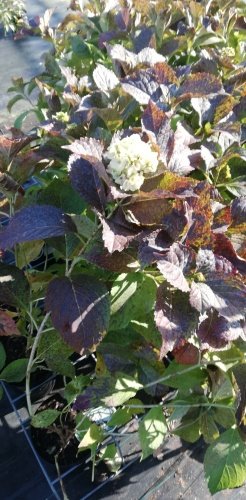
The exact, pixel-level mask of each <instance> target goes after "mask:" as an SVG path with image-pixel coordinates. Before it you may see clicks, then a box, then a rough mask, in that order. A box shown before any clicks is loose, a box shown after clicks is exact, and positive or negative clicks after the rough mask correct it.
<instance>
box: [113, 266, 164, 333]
mask: <svg viewBox="0 0 246 500" xmlns="http://www.w3.org/2000/svg"><path fill="white" fill-rule="evenodd" d="M155 297H156V284H155V282H154V280H153V279H152V278H150V277H149V276H146V275H145V276H144V275H143V274H140V273H133V274H132V273H130V274H128V275H126V274H121V275H120V276H119V277H118V278H117V279H116V280H115V282H114V284H113V287H112V289H111V314H112V317H111V321H110V329H111V330H117V329H122V328H126V327H127V325H128V324H129V323H130V321H131V320H132V319H133V318H134V320H141V319H142V318H143V316H145V315H146V314H148V312H150V311H151V310H152V309H153V306H154V303H155Z"/></svg>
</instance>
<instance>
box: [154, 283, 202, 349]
mask: <svg viewBox="0 0 246 500" xmlns="http://www.w3.org/2000/svg"><path fill="white" fill-rule="evenodd" d="M155 323H156V326H157V328H158V330H159V332H160V333H161V335H162V338H163V344H162V348H161V357H163V356H164V355H165V354H166V353H167V352H168V351H171V350H172V349H173V348H174V347H175V346H177V345H178V344H179V342H180V340H182V339H185V337H187V336H189V335H191V334H192V333H193V332H194V331H195V329H196V326H197V323H198V314H197V313H196V312H195V311H194V309H192V308H191V307H190V304H189V302H188V299H187V295H185V294H183V293H182V292H180V291H179V290H175V291H173V292H171V291H170V290H168V289H167V288H166V286H165V285H161V286H160V287H159V288H158V291H157V301H156V310H155Z"/></svg>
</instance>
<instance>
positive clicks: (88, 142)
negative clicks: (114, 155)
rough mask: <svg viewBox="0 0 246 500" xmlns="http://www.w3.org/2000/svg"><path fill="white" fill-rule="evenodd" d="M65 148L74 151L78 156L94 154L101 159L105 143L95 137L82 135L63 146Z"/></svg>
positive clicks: (94, 156)
mask: <svg viewBox="0 0 246 500" xmlns="http://www.w3.org/2000/svg"><path fill="white" fill-rule="evenodd" d="M63 148H64V149H68V150H69V151H72V153H74V154H76V155H78V156H80V155H81V156H93V158H96V159H97V160H99V161H101V160H102V154H103V149H104V145H103V143H102V142H101V141H98V140H97V139H94V138H93V137H81V138H80V139H78V140H75V141H73V142H72V144H69V145H68V146H63Z"/></svg>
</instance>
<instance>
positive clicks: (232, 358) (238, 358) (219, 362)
mask: <svg viewBox="0 0 246 500" xmlns="http://www.w3.org/2000/svg"><path fill="white" fill-rule="evenodd" d="M207 357H208V359H209V361H211V364H214V365H216V366H217V367H218V368H220V369H221V370H222V371H223V372H227V370H229V369H230V368H232V367H233V366H234V365H237V364H238V363H241V362H242V361H243V353H242V351H241V350H240V349H238V348H237V347H235V346H234V345H233V346H232V347H231V348H230V349H227V350H225V351H216V352H211V353H208V354H207Z"/></svg>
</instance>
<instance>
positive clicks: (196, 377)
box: [163, 361, 207, 392]
mask: <svg viewBox="0 0 246 500" xmlns="http://www.w3.org/2000/svg"><path fill="white" fill-rule="evenodd" d="M190 368H191V369H190V370H189V371H188V370H187V365H182V364H179V363H176V362H175V361H172V362H171V363H170V365H169V366H168V367H167V368H166V369H165V372H164V376H163V378H165V379H166V380H164V381H163V384H165V385H167V386H170V387H173V388H174V389H179V390H180V391H181V392H186V391H187V390H189V389H190V388H193V387H196V386H201V385H202V384H203V383H204V382H205V380H206V377H207V376H206V372H205V371H204V370H202V369H201V368H199V367H195V366H194V367H190ZM183 372H184V373H183Z"/></svg>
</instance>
